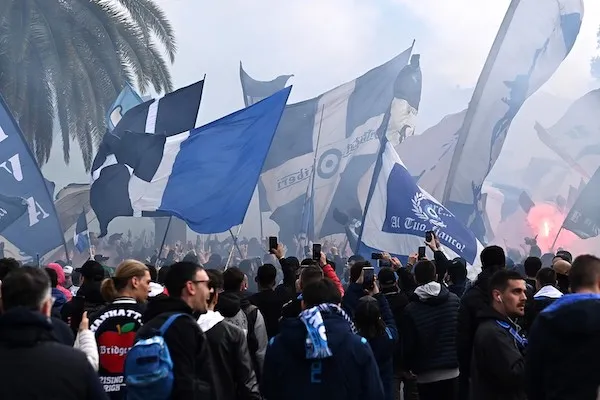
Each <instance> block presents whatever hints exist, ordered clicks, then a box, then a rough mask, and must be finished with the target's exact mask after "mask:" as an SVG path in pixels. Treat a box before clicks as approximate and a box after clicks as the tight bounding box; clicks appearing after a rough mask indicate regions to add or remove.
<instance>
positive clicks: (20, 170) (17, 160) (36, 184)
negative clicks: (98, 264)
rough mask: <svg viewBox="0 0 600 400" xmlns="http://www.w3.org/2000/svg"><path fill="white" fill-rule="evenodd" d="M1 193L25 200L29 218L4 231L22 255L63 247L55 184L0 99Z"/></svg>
mask: <svg viewBox="0 0 600 400" xmlns="http://www.w3.org/2000/svg"><path fill="white" fill-rule="evenodd" d="M0 192H2V193H4V194H10V195H11V196H16V197H20V198H23V199H25V201H26V202H27V215H26V216H23V217H22V218H19V219H18V220H17V221H16V222H14V223H13V224H11V225H10V226H9V227H8V228H6V229H5V230H4V232H2V236H4V237H5V238H6V239H7V240H8V241H9V242H11V243H12V244H13V245H15V246H16V247H17V248H19V250H20V251H21V252H24V253H26V254H28V255H30V256H32V257H35V256H36V255H37V254H39V255H40V256H42V255H44V254H46V253H48V252H50V251H52V250H54V249H56V248H57V247H59V246H64V244H65V240H64V236H63V230H62V228H61V226H60V222H59V221H58V216H57V214H56V209H55V208H54V202H53V201H52V199H53V194H54V184H53V183H52V182H49V181H47V180H46V179H44V176H43V175H42V172H41V171H40V169H39V168H38V165H37V163H36V161H35V159H34V157H33V155H32V153H31V150H30V148H29V146H28V145H27V142H26V141H25V138H24V137H23V134H22V132H21V130H20V129H19V126H18V125H17V123H16V121H15V120H14V119H13V117H12V115H11V113H10V111H9V109H8V106H7V105H6V103H5V102H4V99H2V98H1V96H0Z"/></svg>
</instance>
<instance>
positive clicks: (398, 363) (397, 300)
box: [381, 287, 408, 371]
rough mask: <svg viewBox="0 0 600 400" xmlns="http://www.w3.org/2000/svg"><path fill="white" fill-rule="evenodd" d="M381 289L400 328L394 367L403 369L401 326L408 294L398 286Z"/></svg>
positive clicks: (397, 369) (398, 369)
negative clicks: (398, 288) (399, 289)
mask: <svg viewBox="0 0 600 400" xmlns="http://www.w3.org/2000/svg"><path fill="white" fill-rule="evenodd" d="M381 291H382V292H383V294H384V295H385V298H386V299H387V301H388V304H389V305H390V310H391V311H392V315H393V316H394V321H395V322H396V327H397V328H398V335H399V337H400V340H398V343H396V349H395V350H394V369H395V370H396V371H400V370H402V369H403V366H402V335H401V333H400V327H401V326H402V318H403V316H404V309H405V308H406V306H407V305H408V296H406V294H405V293H404V292H400V291H398V290H397V288H395V287H394V288H388V289H386V288H382V289H381Z"/></svg>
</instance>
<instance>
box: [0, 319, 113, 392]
mask: <svg viewBox="0 0 600 400" xmlns="http://www.w3.org/2000/svg"><path fill="white" fill-rule="evenodd" d="M52 331H53V325H52V323H50V321H49V320H48V318H46V317H44V316H43V315H42V314H40V313H37V312H33V311H29V310H25V309H19V308H17V309H13V310H10V311H8V312H6V313H4V314H2V315H1V316H0V399H2V400H13V399H14V400H25V399H48V400H54V399H56V400H69V399H73V400H79V399H91V400H96V399H102V400H104V399H106V395H105V394H104V391H103V390H102V386H101V385H100V381H99V380H98V375H97V374H96V372H95V371H94V369H93V368H92V366H91V364H90V363H89V362H88V360H87V358H86V356H85V355H84V354H83V353H82V352H80V351H79V350H76V349H73V348H72V347H69V346H65V345H63V344H60V343H59V342H57V341H56V338H55V336H54V335H53V333H52Z"/></svg>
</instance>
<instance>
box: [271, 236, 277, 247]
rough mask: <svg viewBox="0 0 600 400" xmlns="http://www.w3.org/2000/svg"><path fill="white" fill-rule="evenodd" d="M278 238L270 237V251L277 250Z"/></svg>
mask: <svg viewBox="0 0 600 400" xmlns="http://www.w3.org/2000/svg"><path fill="white" fill-rule="evenodd" d="M277 245H278V243H277V236H269V250H273V249H277Z"/></svg>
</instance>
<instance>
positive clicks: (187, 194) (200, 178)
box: [90, 88, 291, 234]
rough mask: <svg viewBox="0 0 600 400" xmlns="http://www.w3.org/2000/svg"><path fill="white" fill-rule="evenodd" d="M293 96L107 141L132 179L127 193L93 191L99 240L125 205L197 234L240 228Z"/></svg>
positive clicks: (110, 137)
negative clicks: (179, 129)
mask: <svg viewBox="0 0 600 400" xmlns="http://www.w3.org/2000/svg"><path fill="white" fill-rule="evenodd" d="M290 89H291V88H287V89H284V90H282V91H280V92H278V93H276V94H274V95H273V96H271V97H268V98H266V99H265V100H263V101H261V102H258V103H256V104H254V105H252V106H250V107H247V108H245V109H243V110H240V111H237V112H235V113H233V114H230V115H228V116H226V117H223V118H221V119H219V120H217V121H214V122H212V123H210V124H208V125H205V126H203V127H200V128H195V129H192V130H190V131H187V132H183V133H180V134H177V135H171V136H164V135H147V134H145V133H133V132H123V133H122V134H121V135H120V137H117V136H114V135H107V137H106V139H107V141H106V146H107V147H108V149H109V151H110V153H112V154H115V155H116V158H117V162H118V163H119V165H123V166H125V167H126V169H127V170H128V171H130V175H129V177H128V178H127V176H124V177H120V179H122V178H127V179H126V181H125V185H124V186H123V187H124V188H126V190H127V191H126V192H125V193H122V192H118V193H115V192H114V191H113V190H112V188H111V187H110V186H106V187H103V188H102V190H100V189H99V188H98V187H96V184H95V183H94V184H93V185H92V189H91V194H90V197H91V198H90V200H91V204H92V207H93V208H94V211H95V212H96V215H97V216H98V221H99V223H100V230H101V232H102V234H105V233H106V231H107V226H108V224H109V222H110V221H111V220H112V219H113V218H115V217H117V216H119V214H115V212H114V211H115V209H114V208H112V207H111V202H116V203H118V204H127V205H128V206H129V207H130V209H131V210H132V212H131V214H133V215H142V213H145V212H151V213H152V212H157V211H158V212H162V213H164V214H166V215H172V216H176V217H178V218H180V219H182V220H184V221H185V222H186V223H187V224H188V226H189V227H190V228H191V229H192V230H194V231H195V232H197V233H220V232H223V231H227V230H228V229H230V228H231V227H232V226H235V225H239V224H241V223H242V222H243V219H244V216H245V214H246V210H247V208H248V204H249V203H250V199H251V198H252V194H253V192H254V189H255V187H256V183H257V181H258V176H259V174H260V171H261V168H262V165H263V163H264V159H265V157H266V155H267V152H268V150H269V147H270V145H271V141H272V139H273V135H274V134H275V130H276V129H277V125H278V123H279V120H280V118H281V114H282V112H283V109H284V107H285V104H286V101H287V98H288V96H289V93H290ZM159 112H160V109H159ZM103 173H104V171H103ZM116 196H120V197H119V198H116V199H115V197H116Z"/></svg>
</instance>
